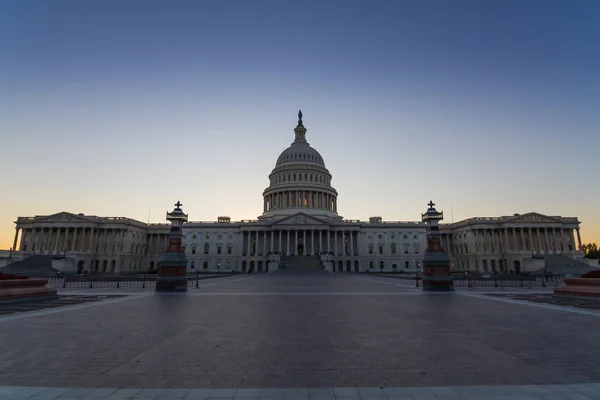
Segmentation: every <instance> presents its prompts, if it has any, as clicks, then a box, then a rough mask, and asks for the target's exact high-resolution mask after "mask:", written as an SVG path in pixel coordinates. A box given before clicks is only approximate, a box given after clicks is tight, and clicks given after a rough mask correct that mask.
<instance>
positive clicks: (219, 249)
mask: <svg viewBox="0 0 600 400" xmlns="http://www.w3.org/2000/svg"><path fill="white" fill-rule="evenodd" d="M217 254H221V246H217Z"/></svg>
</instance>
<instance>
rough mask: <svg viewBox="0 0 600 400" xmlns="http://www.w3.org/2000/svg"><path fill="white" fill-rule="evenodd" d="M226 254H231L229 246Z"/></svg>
mask: <svg viewBox="0 0 600 400" xmlns="http://www.w3.org/2000/svg"><path fill="white" fill-rule="evenodd" d="M227 254H231V246H227Z"/></svg>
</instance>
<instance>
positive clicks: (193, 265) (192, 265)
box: [190, 261, 196, 269]
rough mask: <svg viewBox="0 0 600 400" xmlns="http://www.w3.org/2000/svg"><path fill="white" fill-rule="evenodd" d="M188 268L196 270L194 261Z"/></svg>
mask: <svg viewBox="0 0 600 400" xmlns="http://www.w3.org/2000/svg"><path fill="white" fill-rule="evenodd" d="M190 267H191V268H192V269H194V268H196V263H195V262H194V261H192V263H191V265H190Z"/></svg>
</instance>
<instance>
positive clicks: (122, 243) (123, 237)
mask: <svg viewBox="0 0 600 400" xmlns="http://www.w3.org/2000/svg"><path fill="white" fill-rule="evenodd" d="M156 240H157V241H158V235H157V236H156ZM124 246H125V229H121V238H120V239H119V247H118V250H117V252H118V253H123V247H124ZM163 250H164V249H163ZM159 252H160V251H159V250H157V253H159ZM160 253H162V252H160Z"/></svg>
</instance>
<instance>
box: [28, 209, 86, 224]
mask: <svg viewBox="0 0 600 400" xmlns="http://www.w3.org/2000/svg"><path fill="white" fill-rule="evenodd" d="M35 222H90V219H89V218H86V217H85V216H81V215H76V214H72V213H69V212H66V211H63V212H59V213H57V214H52V215H46V216H43V217H38V218H36V221H35Z"/></svg>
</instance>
